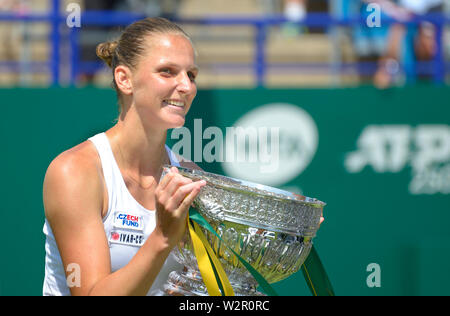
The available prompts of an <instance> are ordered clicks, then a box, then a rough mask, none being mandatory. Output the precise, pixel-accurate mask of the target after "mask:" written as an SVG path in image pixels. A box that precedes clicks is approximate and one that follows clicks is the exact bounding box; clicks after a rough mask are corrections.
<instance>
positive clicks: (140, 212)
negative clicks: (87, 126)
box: [43, 133, 182, 295]
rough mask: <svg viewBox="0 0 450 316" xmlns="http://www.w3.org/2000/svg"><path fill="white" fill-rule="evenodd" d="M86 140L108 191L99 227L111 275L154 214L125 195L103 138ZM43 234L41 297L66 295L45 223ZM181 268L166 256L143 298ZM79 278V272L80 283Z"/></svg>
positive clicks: (148, 229)
mask: <svg viewBox="0 0 450 316" xmlns="http://www.w3.org/2000/svg"><path fill="white" fill-rule="evenodd" d="M89 140H90V141H91V142H92V143H93V144H94V145H95V147H96V149H97V151H98V154H99V156H100V160H101V163H102V168H103V175H104V177H105V183H106V186H107V189H108V212H107V214H106V215H105V217H104V218H103V226H104V228H105V233H106V236H107V238H108V244H109V252H110V256H111V271H112V272H114V271H116V270H118V269H120V268H122V267H124V266H125V265H126V264H127V263H128V262H129V261H130V260H131V258H132V257H133V256H134V255H135V254H136V252H137V251H138V250H139V248H140V246H142V245H143V243H144V242H145V240H147V238H148V236H149V235H150V234H151V232H152V231H153V230H154V228H155V225H156V220H155V215H156V214H155V211H154V210H147V209H146V208H144V207H143V206H142V205H141V204H139V203H138V202H137V201H136V200H135V199H134V198H133V196H132V195H131V193H130V192H129V191H128V188H127V187H126V185H125V182H124V180H123V177H122V174H121V173H120V169H119V166H118V165H117V163H116V160H115V159H114V155H113V152H112V150H111V146H110V144H109V141H108V138H107V137H106V134H105V133H100V134H97V135H95V136H94V137H91V138H89ZM166 150H167V153H168V155H169V158H170V163H171V164H172V165H174V166H180V164H179V162H178V160H177V158H176V156H175V154H174V153H173V152H172V151H171V150H170V148H169V147H168V146H167V145H166ZM43 232H44V234H45V235H46V241H45V252H46V255H45V277H44V286H43V295H70V290H69V287H68V285H67V281H66V274H65V272H64V267H63V263H62V260H61V256H60V254H59V251H58V247H57V245H56V241H55V237H54V236H53V232H52V230H51V228H50V225H49V223H48V222H47V219H46V220H45V223H44V228H43ZM181 268H182V266H181V265H180V264H179V263H177V262H176V261H175V258H174V256H173V254H172V253H170V255H169V257H168V258H167V259H166V262H165V263H164V265H163V267H162V269H161V271H160V272H159V274H158V276H157V277H156V279H155V281H154V282H153V285H152V287H151V288H150V290H149V291H148V293H147V295H162V291H163V285H164V284H165V282H166V280H167V277H168V275H169V273H170V272H171V271H174V270H179V269H181ZM82 278H83V274H82V271H81V273H80V279H81V282H82Z"/></svg>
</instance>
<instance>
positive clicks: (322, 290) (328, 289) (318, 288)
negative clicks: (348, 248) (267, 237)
mask: <svg viewBox="0 0 450 316" xmlns="http://www.w3.org/2000/svg"><path fill="white" fill-rule="evenodd" d="M189 219H191V220H193V221H195V222H196V223H197V224H198V225H200V226H201V227H203V228H205V229H206V230H208V231H209V232H211V233H212V234H214V235H215V236H216V237H217V238H219V240H220V241H222V242H223V243H224V244H225V245H226V246H227V247H228V249H230V250H231V252H233V254H234V255H235V256H236V257H237V258H238V260H239V261H240V262H241V263H242V265H243V266H244V267H245V268H247V270H248V271H249V272H250V274H251V275H252V276H253V277H254V278H255V280H256V281H257V282H258V284H259V285H260V286H261V289H262V291H263V292H264V293H265V294H267V295H269V296H278V293H277V292H276V291H275V290H274V288H273V287H272V286H271V285H270V284H269V282H267V280H266V279H265V278H264V277H263V276H262V275H261V274H260V273H259V272H258V271H256V270H255V269H254V268H253V267H252V266H251V265H250V264H249V263H248V262H247V261H246V260H244V259H243V258H242V257H241V256H240V255H239V254H238V253H236V252H235V251H234V250H233V249H232V248H230V247H229V246H228V245H227V244H226V243H225V242H224V241H223V240H222V238H221V237H220V236H219V235H218V234H217V232H216V231H215V230H214V228H213V227H212V226H211V225H210V224H209V223H208V221H207V220H206V219H205V218H204V217H203V216H202V215H201V214H200V213H199V212H198V211H197V210H196V209H194V208H192V207H191V209H190V210H189ZM301 269H302V272H303V276H304V277H305V280H306V283H307V285H308V287H309V289H310V290H311V293H312V294H313V295H314V296H322V295H323V296H334V291H333V287H332V286H331V282H330V281H329V279H328V276H327V273H326V271H325V268H324V267H323V265H322V262H321V261H320V258H319V255H318V254H317V251H316V250H315V248H314V246H313V247H312V249H311V252H310V254H309V256H308V257H307V259H306V260H305V262H304V263H303V265H302V268H301Z"/></svg>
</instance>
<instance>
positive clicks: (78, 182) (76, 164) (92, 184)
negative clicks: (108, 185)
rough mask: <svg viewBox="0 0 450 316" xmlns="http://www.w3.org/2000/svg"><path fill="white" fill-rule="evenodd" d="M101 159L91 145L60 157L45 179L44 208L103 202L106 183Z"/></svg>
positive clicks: (71, 149) (64, 153) (88, 144)
mask: <svg viewBox="0 0 450 316" xmlns="http://www.w3.org/2000/svg"><path fill="white" fill-rule="evenodd" d="M101 175H102V169H101V163H100V158H99V157H98V154H97V152H96V149H95V147H94V146H93V144H92V143H91V142H90V141H85V142H83V143H81V144H79V145H77V146H75V147H72V148H70V149H68V150H66V151H64V152H62V153H61V154H59V155H58V156H57V157H56V158H55V159H53V161H52V162H51V163H50V165H49V167H48V168H47V172H46V174H45V178H44V185H43V194H44V204H48V205H50V204H58V205H61V204H67V203H75V202H77V201H74V200H82V199H90V200H92V201H93V203H96V202H102V194H103V183H102V180H101V179H102V177H101Z"/></svg>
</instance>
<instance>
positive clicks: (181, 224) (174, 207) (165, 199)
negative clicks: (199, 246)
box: [155, 167, 206, 248]
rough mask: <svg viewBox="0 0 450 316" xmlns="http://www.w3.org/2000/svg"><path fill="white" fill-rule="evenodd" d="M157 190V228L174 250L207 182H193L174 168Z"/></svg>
mask: <svg viewBox="0 0 450 316" xmlns="http://www.w3.org/2000/svg"><path fill="white" fill-rule="evenodd" d="M170 171H171V172H169V173H168V174H166V175H165V176H164V178H163V179H162V180H161V182H160V183H159V184H158V187H157V188H156V190H155V201H156V228H155V231H158V233H159V234H160V235H161V236H162V237H163V238H164V240H165V242H166V243H167V245H168V246H169V247H170V248H172V247H173V246H175V245H176V244H177V243H178V241H179V240H181V238H182V236H183V234H184V232H185V229H186V216H187V214H188V211H189V207H190V206H191V204H192V202H193V201H194V199H195V198H196V197H197V195H198V194H199V193H200V189H201V188H202V187H203V186H204V185H206V181H204V180H202V181H196V182H193V181H192V180H191V179H188V178H186V177H183V176H182V175H181V174H179V173H178V169H177V168H175V167H172V168H171V170H170Z"/></svg>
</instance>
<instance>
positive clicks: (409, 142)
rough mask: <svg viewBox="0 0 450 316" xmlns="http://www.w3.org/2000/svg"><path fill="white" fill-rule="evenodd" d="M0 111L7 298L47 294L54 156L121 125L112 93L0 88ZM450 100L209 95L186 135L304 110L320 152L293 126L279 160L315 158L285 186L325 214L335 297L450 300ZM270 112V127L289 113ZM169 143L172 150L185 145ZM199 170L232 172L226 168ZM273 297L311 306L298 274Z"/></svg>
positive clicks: (322, 234) (413, 92) (0, 290)
mask: <svg viewBox="0 0 450 316" xmlns="http://www.w3.org/2000/svg"><path fill="white" fill-rule="evenodd" d="M0 100H1V108H2V113H3V120H2V123H1V125H0V126H1V127H0V128H1V135H2V147H1V148H2V149H1V158H0V159H1V163H0V166H1V168H2V169H1V175H2V181H1V184H0V186H1V191H0V192H1V196H2V203H1V206H0V209H1V215H2V219H3V221H2V223H3V227H2V228H3V229H2V255H1V256H2V257H1V266H0V269H1V270H0V271H1V279H0V282H1V283H0V295H40V294H41V289H42V280H43V272H44V235H43V233H42V225H43V221H44V216H43V207H42V181H43V178H44V174H45V170H46V168H47V166H48V164H49V163H50V161H51V160H52V159H53V158H54V157H55V156H56V155H57V154H58V153H60V152H61V151H63V150H65V149H68V148H70V147H72V146H74V145H76V144H77V143H79V142H81V141H83V140H85V139H86V138H88V137H89V136H92V135H93V134H95V133H97V132H100V131H103V130H105V129H107V128H108V127H110V126H112V125H113V124H114V120H115V118H116V116H117V105H116V99H115V93H114V92H113V91H111V90H101V89H94V88H85V89H75V88H67V89H62V88H52V89H4V90H0ZM448 100H450V88H447V87H436V86H411V87H407V88H404V89H392V90H388V91H378V90H376V89H373V88H371V87H360V88H354V89H338V90H335V89H330V90H326V89H317V90H315V89H312V90H295V89H289V90H265V89H257V90H202V91H199V92H198V95H197V98H196V100H195V101H194V104H193V107H192V109H191V112H190V113H189V115H188V118H187V123H186V126H187V127H188V128H189V130H191V131H194V129H195V125H194V119H199V118H201V119H202V130H203V131H204V130H205V129H206V128H207V127H209V126H215V127H219V128H220V129H222V130H223V131H225V129H226V127H230V126H233V125H234V124H236V122H237V121H238V120H239V119H241V118H242V117H243V116H246V115H247V116H248V114H249V113H254V111H255V110H257V109H259V108H262V106H263V105H267V104H275V103H284V104H289V105H290V106H294V107H298V108H300V109H302V110H303V111H304V112H306V113H307V114H308V116H309V119H310V120H312V122H313V123H314V125H315V126H316V128H317V133H318V134H317V136H315V139H316V141H317V147H314V146H312V145H308V144H304V147H305V148H302V146H301V144H302V143H301V141H302V139H303V140H304V139H308V134H305V133H306V132H305V129H304V127H303V126H302V125H301V124H299V125H298V132H296V131H297V130H296V129H295V126H294V127H292V124H291V123H289V124H290V127H289V128H290V133H291V134H289V133H288V134H286V133H284V132H283V133H280V137H281V140H280V141H281V142H282V143H283V144H284V145H283V147H280V149H283V150H287V149H286V148H288V150H289V155H287V156H284V158H286V157H287V158H289V159H290V161H294V162H295V161H296V160H295V159H304V158H302V157H304V156H302V150H303V154H304V152H305V150H306V151H307V150H310V156H311V157H310V161H308V163H307V164H306V166H305V167H304V169H303V170H302V171H301V172H300V171H299V172H293V177H291V178H290V179H287V180H286V181H285V182H284V183H281V184H280V185H278V186H279V187H283V188H290V189H293V190H296V189H298V190H301V192H302V193H303V194H305V195H307V196H312V197H316V198H318V199H320V200H322V201H324V202H326V203H327V206H326V207H325V209H324V214H325V218H326V220H325V223H324V224H323V225H322V227H321V228H320V230H319V233H318V236H317V237H316V239H315V245H316V247H317V250H318V252H319V253H320V255H321V258H322V261H323V263H324V265H325V267H326V269H327V271H328V274H329V276H330V279H331V281H332V283H333V286H334V289H335V292H336V294H337V295H436V294H437V295H449V294H450V290H449V289H448V284H450V272H448V267H449V266H450V246H449V241H450V230H449V229H448V223H449V222H450V213H449V211H450V195H449V194H450V132H449V124H450V108H449V102H448ZM272 109H273V111H274V117H275V114H279V112H278V111H281V110H282V108H277V107H276V106H274V107H273V108H272ZM287 115H289V114H287ZM287 121H288V120H287ZM286 124H287V125H289V124H288V123H286ZM281 128H286V126H281ZM170 135H171V134H170V133H169V138H170V139H169V140H168V142H169V143H170V144H172V145H173V144H175V143H176V142H177V140H176V139H174V138H172V137H170ZM286 135H287V136H286ZM305 135H306V136H305ZM305 137H306V138H305ZM178 141H179V140H178ZM208 141H209V140H204V141H203V145H205V144H206V143H207V142H208ZM308 146H309V147H308ZM312 147H314V149H315V150H313V153H311V150H312V149H311V148H312ZM296 155H297V156H296ZM199 165H200V166H201V167H202V168H204V169H205V170H207V171H212V172H219V173H225V172H226V169H224V168H223V165H222V164H221V163H219V162H212V163H209V162H206V161H199ZM281 167H282V166H281ZM294 171H295V170H294ZM74 237H76V236H74ZM372 264H376V266H377V267H378V269H377V270H372V267H373V265H372ZM374 282H375V284H376V286H373V284H374ZM276 288H277V290H278V291H279V292H280V294H283V295H309V293H308V290H307V287H306V285H305V282H304V280H303V276H302V274H301V273H297V274H295V275H293V276H292V277H290V278H289V279H287V280H285V281H282V282H280V283H279V284H277V285H276Z"/></svg>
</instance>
